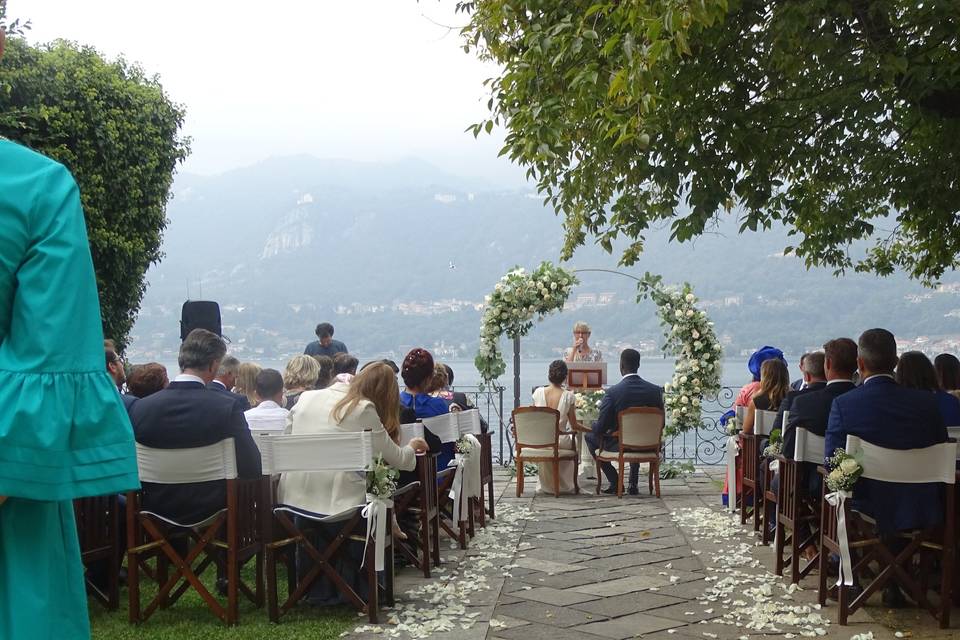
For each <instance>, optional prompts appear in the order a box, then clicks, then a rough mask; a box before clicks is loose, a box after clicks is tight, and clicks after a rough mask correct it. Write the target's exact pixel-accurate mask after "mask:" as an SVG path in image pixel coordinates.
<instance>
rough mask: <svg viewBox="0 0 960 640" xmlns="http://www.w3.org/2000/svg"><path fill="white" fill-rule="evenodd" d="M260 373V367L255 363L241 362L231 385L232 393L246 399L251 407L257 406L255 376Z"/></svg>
mask: <svg viewBox="0 0 960 640" xmlns="http://www.w3.org/2000/svg"><path fill="white" fill-rule="evenodd" d="M260 371H261V367H260V365H258V364H257V363H255V362H241V363H240V367H239V368H238V369H237V379H236V380H235V381H234V383H233V392H234V393H239V394H240V395H242V396H244V397H246V399H247V402H249V403H250V406H251V407H255V406H257V402H258V401H257V374H258V373H260Z"/></svg>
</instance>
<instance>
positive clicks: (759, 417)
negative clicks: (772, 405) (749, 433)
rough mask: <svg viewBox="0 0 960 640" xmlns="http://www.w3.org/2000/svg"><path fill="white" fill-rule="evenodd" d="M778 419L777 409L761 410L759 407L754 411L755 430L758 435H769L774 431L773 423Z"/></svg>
mask: <svg viewBox="0 0 960 640" xmlns="http://www.w3.org/2000/svg"><path fill="white" fill-rule="evenodd" d="M776 420H777V412H776V411H761V410H759V409H757V410H756V411H755V412H754V418H753V432H754V433H755V434H756V435H758V436H768V435H770V432H771V431H773V423H774V422H776Z"/></svg>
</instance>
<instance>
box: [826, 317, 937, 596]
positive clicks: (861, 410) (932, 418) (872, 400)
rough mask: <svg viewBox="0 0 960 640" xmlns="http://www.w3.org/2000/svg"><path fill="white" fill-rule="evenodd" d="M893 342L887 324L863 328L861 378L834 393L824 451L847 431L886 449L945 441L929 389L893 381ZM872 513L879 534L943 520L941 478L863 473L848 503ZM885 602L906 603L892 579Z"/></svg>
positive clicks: (836, 445)
mask: <svg viewBox="0 0 960 640" xmlns="http://www.w3.org/2000/svg"><path fill="white" fill-rule="evenodd" d="M896 366H897V342H896V340H895V339H894V337H893V334H892V333H890V332H889V331H887V330H885V329H870V330H868V331H864V332H863V334H862V335H861V336H860V341H859V342H858V344H857V367H858V368H859V369H860V377H861V378H862V379H863V384H862V385H860V386H859V387H857V388H856V389H853V390H852V391H848V392H847V393H844V394H843V395H841V396H839V397H837V398H836V399H835V400H834V401H833V404H832V405H831V407H830V417H829V419H828V421H827V432H826V447H825V454H826V456H827V457H828V458H829V457H830V456H832V455H833V453H834V452H835V451H836V450H837V449H843V448H844V447H845V446H846V443H847V436H849V435H854V436H858V437H860V438H862V439H863V440H864V441H866V442H869V443H870V444H873V445H876V446H878V447H884V448H886V449H921V448H924V447H929V446H931V445H934V444H939V443H941V442H946V440H947V428H946V426H945V425H944V423H943V418H942V417H941V415H940V411H939V409H938V406H937V397H936V395H935V394H933V393H930V392H929V391H923V390H920V389H908V388H906V387H903V386H900V385H899V384H897V382H896V381H895V379H894V377H893V370H894V368H895V367H896ZM851 506H852V507H853V508H854V509H855V510H857V511H860V512H861V513H863V514H865V515H867V516H869V517H871V518H873V519H874V520H875V521H876V523H877V524H876V526H877V530H878V532H879V533H880V535H881V536H891V535H894V534H896V532H898V531H905V530H912V529H927V528H930V527H935V526H937V525H939V524H940V523H942V522H943V493H942V491H941V490H940V485H939V484H896V483H889V482H881V481H878V480H870V479H867V478H861V479H860V480H859V481H858V482H857V486H856V491H855V493H854V497H853V504H852V505H851ZM883 602H884V605H885V606H898V605H902V604H903V603H904V598H903V594H902V593H901V592H900V589H899V588H898V586H897V585H896V584H895V583H890V584H889V585H888V586H887V588H885V589H884V593H883Z"/></svg>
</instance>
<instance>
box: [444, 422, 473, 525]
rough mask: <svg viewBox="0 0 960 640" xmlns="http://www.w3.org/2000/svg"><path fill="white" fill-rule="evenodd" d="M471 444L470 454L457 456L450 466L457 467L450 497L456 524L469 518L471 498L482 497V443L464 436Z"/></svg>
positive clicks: (467, 435)
mask: <svg viewBox="0 0 960 640" xmlns="http://www.w3.org/2000/svg"><path fill="white" fill-rule="evenodd" d="M463 437H464V438H465V439H466V440H467V441H469V442H470V445H471V447H470V453H469V454H468V455H464V454H462V453H458V454H456V457H455V459H454V460H451V461H450V464H449V466H451V467H452V466H454V465H455V466H456V467H457V470H456V472H454V476H453V485H452V486H451V487H450V494H449V495H450V497H451V498H453V513H454V518H455V519H456V522H463V521H465V520H467V519H468V518H469V513H470V511H469V510H470V506H469V502H470V500H469V498H475V497H477V496H479V495H480V441H479V440H477V439H476V438H475V437H474V436H473V435H472V434H466V435H465V436H463Z"/></svg>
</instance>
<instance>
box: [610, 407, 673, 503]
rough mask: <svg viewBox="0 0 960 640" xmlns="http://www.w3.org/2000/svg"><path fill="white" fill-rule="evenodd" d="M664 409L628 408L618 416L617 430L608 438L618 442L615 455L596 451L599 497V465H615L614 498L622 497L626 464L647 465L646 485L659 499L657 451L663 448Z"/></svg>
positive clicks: (658, 460) (613, 452)
mask: <svg viewBox="0 0 960 640" xmlns="http://www.w3.org/2000/svg"><path fill="white" fill-rule="evenodd" d="M663 419H664V418H663V409H657V408H656V407H631V408H630V409H624V410H623V411H621V412H620V413H618V414H617V430H616V432H615V433H613V434H611V436H612V437H614V438H616V439H617V450H616V451H605V450H602V451H597V454H596V461H597V494H599V493H600V478H601V477H603V473H602V472H601V469H600V465H601V464H602V463H604V462H610V463H616V464H617V470H618V474H617V497H618V498H622V497H623V474H624V471H625V470H626V465H627V463H631V464H642V463H647V464H648V465H649V471H648V473H647V484H648V487H649V489H650V494H651V495H653V493H654V487H656V494H657V497H658V498H659V497H660V449H661V448H662V447H663Z"/></svg>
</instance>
